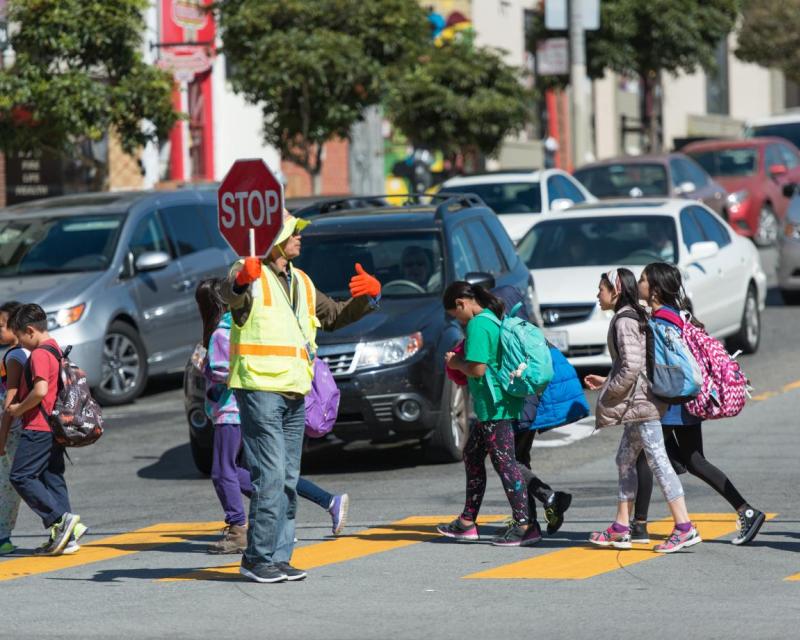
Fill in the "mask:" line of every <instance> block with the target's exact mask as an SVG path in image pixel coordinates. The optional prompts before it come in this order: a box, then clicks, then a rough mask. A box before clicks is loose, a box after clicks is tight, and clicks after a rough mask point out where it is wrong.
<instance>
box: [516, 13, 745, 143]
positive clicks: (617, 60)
mask: <svg viewBox="0 0 800 640" xmlns="http://www.w3.org/2000/svg"><path fill="white" fill-rule="evenodd" d="M738 5H739V0H703V1H702V2H698V1H697V0H648V2H642V1H641V0H603V1H602V2H601V3H600V29H599V30H597V31H588V32H586V63H587V70H588V73H589V76H590V77H591V78H601V77H602V76H603V74H604V73H605V71H606V69H609V70H611V71H616V72H617V73H621V74H627V75H633V76H636V77H637V78H638V79H639V81H640V83H641V87H642V100H641V105H640V111H641V119H642V123H643V125H644V127H645V130H646V132H647V139H648V143H649V146H650V148H651V149H652V150H656V149H658V147H659V144H660V141H659V139H658V127H657V123H656V121H655V118H654V117H653V116H654V104H655V94H656V89H657V88H658V86H659V83H660V75H661V73H662V72H667V73H672V74H677V73H679V72H681V71H683V72H685V73H692V72H694V71H695V70H696V69H697V68H698V67H703V68H705V69H708V70H713V69H714V68H715V63H714V53H715V51H716V48H717V46H718V44H719V42H720V41H721V40H722V39H723V38H724V37H726V36H727V35H728V34H729V33H730V32H731V31H732V30H733V27H734V24H735V23H736V17H737V9H738ZM542 22H543V21H540V22H536V23H534V25H535V28H533V29H531V31H530V32H529V37H528V45H529V48H530V50H531V51H534V52H535V51H536V46H535V45H536V42H537V41H538V40H539V39H540V38H542V37H546V35H547V32H546V31H545V30H544V27H543V25H542Z"/></svg>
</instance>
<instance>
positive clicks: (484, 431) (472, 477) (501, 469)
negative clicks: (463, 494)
mask: <svg viewBox="0 0 800 640" xmlns="http://www.w3.org/2000/svg"><path fill="white" fill-rule="evenodd" d="M487 454H488V455H489V457H490V458H491V460H492V466H494V470H495V471H496V472H497V475H499V476H500V481H501V482H502V483H503V488H504V489H505V491H506V497H507V498H508V502H509V504H510V505H511V511H512V514H513V516H514V520H515V521H516V522H517V523H519V524H527V523H528V521H529V520H528V518H529V516H528V490H527V487H526V486H525V480H524V479H523V478H522V474H521V473H520V470H519V467H518V466H517V460H516V457H515V455H514V420H493V421H489V422H479V423H477V424H476V425H475V426H474V427H473V428H472V431H471V432H470V434H469V439H468V440H467V444H466V445H465V446H464V466H465V467H466V470H467V500H466V502H465V504H464V511H463V513H462V514H461V517H462V518H463V519H464V520H472V521H473V522H474V521H475V520H476V519H477V517H478V511H480V508H481V503H482V502H483V494H484V493H485V492H486V464H485V461H486V455H487Z"/></svg>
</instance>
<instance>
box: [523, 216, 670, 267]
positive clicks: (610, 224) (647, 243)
mask: <svg viewBox="0 0 800 640" xmlns="http://www.w3.org/2000/svg"><path fill="white" fill-rule="evenodd" d="M677 246H678V243H677V236H676V229H675V221H674V220H673V219H672V218H671V217H668V216H654V215H631V216H615V217H594V216H593V217H591V218H574V219H565V220H547V221H543V222H540V223H539V224H537V225H536V226H534V227H533V229H531V231H530V232H529V233H528V234H527V235H526V236H525V237H524V238H523V239H522V241H521V242H520V244H519V247H518V248H517V250H518V252H519V255H520V258H522V260H524V261H525V264H527V265H528V268H529V269H558V268H561V267H594V266H607V265H614V266H616V265H620V266H622V265H624V266H641V265H646V264H649V263H651V262H657V261H663V262H670V263H672V264H675V262H676V260H677V255H676V247H677Z"/></svg>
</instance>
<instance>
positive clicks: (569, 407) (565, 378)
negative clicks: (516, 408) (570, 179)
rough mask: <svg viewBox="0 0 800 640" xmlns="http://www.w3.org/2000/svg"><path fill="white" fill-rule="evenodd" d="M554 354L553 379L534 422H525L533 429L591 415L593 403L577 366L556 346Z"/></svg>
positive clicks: (548, 426) (552, 350) (573, 420)
mask: <svg viewBox="0 0 800 640" xmlns="http://www.w3.org/2000/svg"><path fill="white" fill-rule="evenodd" d="M550 355H551V356H552V357H553V379H552V380H551V381H550V384H548V385H547V388H546V389H545V390H544V393H543V394H542V396H541V398H539V406H538V408H537V410H536V416H535V418H534V419H533V421H532V422H530V423H528V422H525V423H523V424H530V426H529V427H528V428H529V429H531V430H532V431H545V430H547V429H553V428H555V427H562V426H564V425H566V424H571V423H573V422H577V421H578V420H580V419H582V418H585V417H586V416H588V415H589V403H588V402H587V401H586V396H584V394H583V387H582V386H581V382H580V380H579V379H578V374H577V373H576V371H575V368H574V367H573V366H572V365H571V364H570V363H569V362H568V361H567V359H566V358H565V357H564V354H563V353H561V352H560V351H559V350H558V349H556V348H555V347H553V346H551V347H550ZM526 408H527V407H526ZM528 417H530V416H528Z"/></svg>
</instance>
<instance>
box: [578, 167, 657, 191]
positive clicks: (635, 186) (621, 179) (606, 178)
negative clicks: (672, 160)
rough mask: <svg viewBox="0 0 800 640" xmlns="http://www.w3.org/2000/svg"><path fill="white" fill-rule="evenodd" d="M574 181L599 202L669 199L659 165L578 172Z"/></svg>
mask: <svg viewBox="0 0 800 640" xmlns="http://www.w3.org/2000/svg"><path fill="white" fill-rule="evenodd" d="M575 178H576V179H577V180H578V181H579V182H581V183H582V184H583V186H584V187H586V188H587V189H588V190H589V191H591V192H592V193H593V194H594V195H595V196H597V197H598V198H642V197H649V196H666V195H669V188H668V184H667V170H666V169H665V168H664V165H662V164H647V163H641V164H640V163H631V164H608V165H602V166H599V167H587V168H585V169H578V170H577V171H576V172H575Z"/></svg>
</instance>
